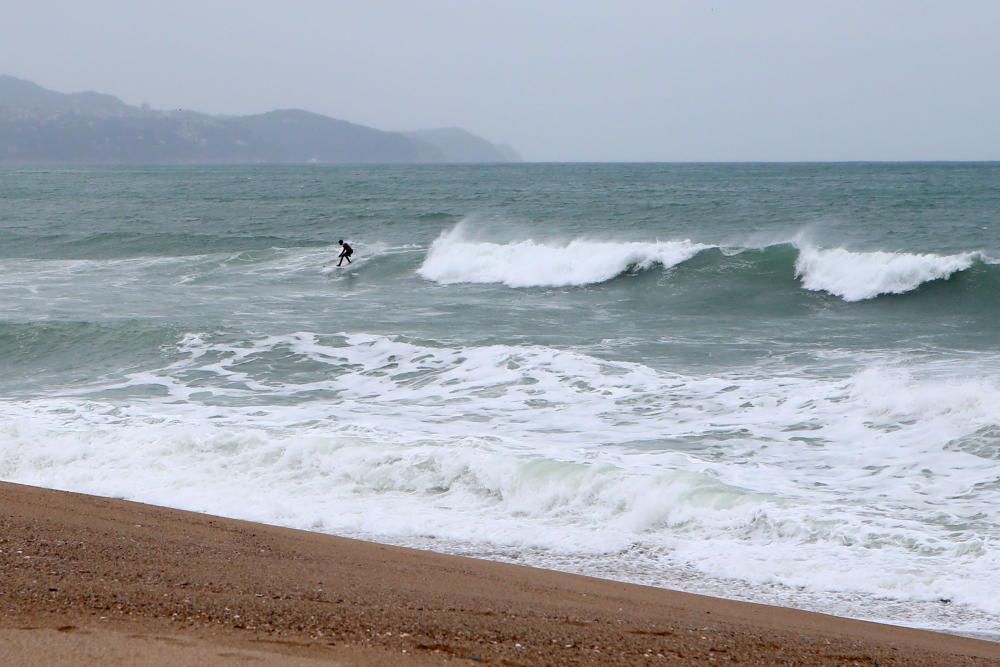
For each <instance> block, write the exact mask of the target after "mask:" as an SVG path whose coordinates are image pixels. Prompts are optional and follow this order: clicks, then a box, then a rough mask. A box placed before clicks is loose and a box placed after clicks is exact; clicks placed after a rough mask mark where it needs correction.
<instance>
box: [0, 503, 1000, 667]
mask: <svg viewBox="0 0 1000 667" xmlns="http://www.w3.org/2000/svg"><path fill="white" fill-rule="evenodd" d="M0 654H3V655H4V660H3V662H4V664H5V665H29V664H30V665H38V664H42V665H44V664H101V665H117V664H120V665H126V664H127V665H142V664H172V665H173V664H176V665H184V664H192V665H194V664H210V665H219V664H248V663H251V662H252V663H253V664H262V665H266V664H274V665H296V664H317V663H319V662H323V663H325V664H364V665H382V664H384V665H392V664H444V663H450V664H481V663H488V664H504V665H573V664H592V665H609V664H646V663H653V664H671V665H684V664H690V665H704V664H708V663H711V662H714V663H735V664H742V665H776V664H788V665H792V664H798V665H825V664H829V665H843V664H851V665H853V664H861V665H904V664H905V665H997V664H1000V644H995V643H991V642H986V641H978V640H974V639H966V638H962V637H955V636H950V635H942V634H937V633H932V632H925V631H918V630H910V629H904V628H897V627H892V626H886V625H879V624H875V623H865V622H860V621H851V620H846V619H841V618H835V617H831V616H824V615H821V614H813V613H807V612H800V611H794V610H789V609H782V608H777V607H769V606H764V605H754V604H746V603H739V602H731V601H726V600H718V599H714V598H708V597H703V596H697V595H690V594H684V593H678V592H673V591H668V590H661V589H655V588H648V587H643V586H634V585H628V584H621V583H616V582H612V581H604V580H599V579H592V578H588V577H581V576H576V575H570V574H563V573H557V572H550V571H545V570H538V569H533V568H527V567H519V566H515V565H507V564H502V563H493V562H488V561H479V560H473V559H468V558H459V557H454V556H444V555H440V554H433V553H426V552H421V551H415V550H411V549H403V548H398V547H390V546H384V545H378V544H371V543H366V542H359V541H355V540H349V539H344V538H338V537H333V536H329V535H322V534H318V533H309V532H303V531H296V530H289V529H284V528H277V527H273V526H265V525H259V524H254V523H248V522H243V521H234V520H229V519H222V518H218V517H214V516H209V515H204V514H197V513H191V512H182V511H177V510H171V509H165V508H161V507H154V506H149V505H142V504H138V503H132V502H126V501H121V500H113V499H106V498H98V497H92V496H85V495H79V494H72V493H64V492H57V491H49V490H44V489H38V488H33V487H26V486H19V485H14V484H7V483H0Z"/></svg>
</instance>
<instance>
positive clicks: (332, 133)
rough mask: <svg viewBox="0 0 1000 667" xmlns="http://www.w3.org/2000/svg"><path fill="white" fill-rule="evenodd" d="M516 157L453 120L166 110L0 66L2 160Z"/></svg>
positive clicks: (412, 160) (359, 160)
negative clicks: (396, 128)
mask: <svg viewBox="0 0 1000 667" xmlns="http://www.w3.org/2000/svg"><path fill="white" fill-rule="evenodd" d="M512 161H520V156H519V155H518V154H517V153H516V151H513V149H510V148H509V147H507V146H501V145H495V144H492V143H490V142H489V141H487V140H486V139H483V138H482V137H479V136H477V135H474V134H472V133H470V132H467V131H466V130H461V129H459V128H440V129H435V130H419V131H416V132H389V131H385V130H379V129H376V128H373V127H368V126H366V125H360V124H357V123H351V122H348V121H345V120H340V119H336V118H331V117H329V116H324V115H322V114H318V113H314V112H311V111H305V110H302V109H277V110H273V111H267V112H264V113H259V114H249V115H243V116H214V115H211V114H206V113H201V112H198V111H190V110H184V109H177V110H172V111H164V110H156V109H151V108H149V107H148V106H147V105H142V106H133V105H129V104H126V103H125V102H123V101H122V100H120V99H118V98H117V97H114V96H113V95H107V94H105V93H98V92H93V91H85V92H77V93H59V92H56V91H53V90H49V89H46V88H43V87H42V86H39V85H38V84H36V83H33V82H31V81H26V80H23V79H18V78H16V77H13V76H9V75H0V163H2V162H14V163H31V162H76V163H86V162H94V163H123V164H129V163H167V164H169V163H279V164H296V163H320V164H372V163H389V164H420V163H459V162H464V163H468V162H481V163H489V162H512Z"/></svg>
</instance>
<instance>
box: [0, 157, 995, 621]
mask: <svg viewBox="0 0 1000 667" xmlns="http://www.w3.org/2000/svg"><path fill="white" fill-rule="evenodd" d="M998 178H1000V165H996V164H900V165H893V164H809V165H804V164H787V165H741V164H732V165H694V164H692V165H655V164H650V165H510V166H495V167H458V166H455V167H371V168H325V167H205V168H203V167H198V168H193V167H163V168H120V169H118V168H85V169H73V170H60V169H16V168H4V169H3V170H2V171H0V241H2V242H0V365H2V367H3V372H2V373H0V478H2V479H5V480H10V481H15V482H23V483H28V484H38V485H42V486H48V487H55V488H64V489H71V490H75V491H83V492H88V493H97V494H102V495H109V496H120V497H125V498H129V499H134V500H140V501H145V502H152V503H158V504H163V505H169V506H174V507H182V508H186V509H193V510H198V511H205V512H212V513H218V514H223V515H228V516H235V517H240V518H246V519H253V520H259V521H265V522H269V523H276V524H282V525H288V526H293V527H299V528H307V529H311V530H320V531H326V532H331V533H337V534H346V535H353V536H359V537H364V538H370V539H376V540H383V541H387V542H393V543H399V544H408V545H413V546H419V547H424V548H432V549H437V550H442V551H448V552H457V553H465V554H471V555H476V556H485V557H489V558H500V559H510V560H516V561H518V562H522V563H529V564H534V565H540V566H544V567H554V568H560V569H567V570H572V571H579V572H585V573H589V574H596V575H599V576H606V577H613V578H621V579H625V580H630V581H639V582H643V583H650V584H654V585H663V586H672V587H678V588H682V589H685V590H690V591H697V592H707V593H712V594H718V595H724V596H727V597H737V598H745V599H752V600H757V601H763V602H773V603H778V604H784V605H791V606H800V607H804V608H809V609H819V610H822V611H826V612H832V613H838V614H843V615H849V616H857V617H862V618H870V619H878V620H888V621H892V622H896V623H902V624H910V625H917V626H924V627H934V628H942V629H948V630H952V631H958V632H979V633H995V630H996V627H997V626H998V621H1000V605H998V603H997V600H998V599H1000V588H998V586H1000V585H998V584H997V583H996V582H997V579H996V577H995V576H994V573H995V571H996V570H997V567H998V566H1000V557H998V555H997V550H996V544H997V539H998V536H1000V528H998V526H1000V521H998V519H1000V515H998V512H1000V510H998V509H997V508H998V507H1000V385H998V384H997V381H996V377H997V370H998V368H1000V349H998V343H1000V340H998V337H997V333H996V332H997V330H998V324H1000V317H998V314H997V313H998V309H997V307H998V305H1000V303H998V301H1000V298H998V296H997V295H998V287H1000V266H997V262H1000V231H998V227H997V224H996V222H997V221H996V212H997V211H998V210H1000V191H998V190H997V188H996V183H997V182H998ZM338 238H345V239H347V240H348V241H349V242H350V243H351V244H352V245H353V246H354V248H355V250H356V254H355V258H356V260H357V261H356V262H355V263H354V264H352V265H351V266H350V267H348V268H341V269H336V268H333V267H331V266H330V262H331V261H333V260H335V257H336V253H337V252H338V250H339V248H338V247H337V245H336V241H337V239H338Z"/></svg>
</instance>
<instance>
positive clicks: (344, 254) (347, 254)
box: [337, 239, 354, 266]
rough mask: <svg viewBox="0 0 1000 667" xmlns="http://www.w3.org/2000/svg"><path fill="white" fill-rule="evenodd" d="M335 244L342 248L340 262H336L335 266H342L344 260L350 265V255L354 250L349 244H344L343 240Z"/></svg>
mask: <svg viewBox="0 0 1000 667" xmlns="http://www.w3.org/2000/svg"><path fill="white" fill-rule="evenodd" d="M337 243H339V244H340V247H341V248H343V250H341V251H340V261H339V262H337V266H340V265H341V264H343V263H344V260H345V259H346V260H347V263H348V264H350V263H351V255H353V254H354V248H352V247H351V246H350V244H349V243H344V239H340V240H339V241H337Z"/></svg>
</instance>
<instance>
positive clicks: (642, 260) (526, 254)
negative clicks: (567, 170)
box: [418, 223, 710, 287]
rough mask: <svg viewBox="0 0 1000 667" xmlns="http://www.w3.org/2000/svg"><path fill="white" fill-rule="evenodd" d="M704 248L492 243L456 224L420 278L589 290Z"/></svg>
mask: <svg viewBox="0 0 1000 667" xmlns="http://www.w3.org/2000/svg"><path fill="white" fill-rule="evenodd" d="M708 247H710V246H705V245H701V244H697V243H692V242H690V241H656V242H649V243H643V242H628V241H598V240H588V239H574V240H572V241H569V242H568V243H565V244H556V243H540V242H536V241H534V240H531V239H525V240H523V241H516V242H512V243H506V244H501V243H492V242H489V241H478V240H473V239H470V238H468V236H467V232H466V228H465V226H464V225H463V224H461V223H459V224H458V225H456V226H455V227H453V228H452V229H450V230H447V231H445V232H443V233H442V234H441V235H440V236H439V237H438V238H437V239H436V240H435V241H434V243H433V244H432V245H431V248H430V251H429V252H428V253H427V258H426V259H425V260H424V263H423V264H422V265H421V266H420V269H419V270H418V274H419V275H420V276H421V277H423V278H425V279H427V280H432V281H434V282H438V283H442V284H452V283H500V284H503V285H507V286H508V287H565V286H572V285H592V284H595V283H602V282H605V281H608V280H611V279H612V278H614V277H615V276H618V275H621V274H623V273H625V272H627V271H642V270H646V269H649V268H652V267H654V266H661V267H663V268H666V269H669V268H671V267H673V266H676V265H677V264H680V263H681V262H684V261H686V260H688V259H690V258H692V257H694V256H695V255H696V254H698V253H699V252H700V251H701V250H704V249H706V248H708Z"/></svg>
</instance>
